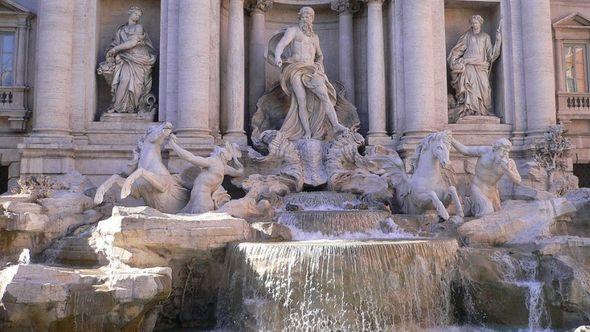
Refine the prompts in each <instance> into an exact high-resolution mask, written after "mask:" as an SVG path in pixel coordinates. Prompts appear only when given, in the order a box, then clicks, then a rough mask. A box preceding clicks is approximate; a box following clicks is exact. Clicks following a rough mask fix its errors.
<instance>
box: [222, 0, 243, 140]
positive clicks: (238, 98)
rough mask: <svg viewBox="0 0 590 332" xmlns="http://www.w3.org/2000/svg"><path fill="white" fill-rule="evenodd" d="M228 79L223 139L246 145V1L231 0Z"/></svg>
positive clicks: (226, 81)
mask: <svg viewBox="0 0 590 332" xmlns="http://www.w3.org/2000/svg"><path fill="white" fill-rule="evenodd" d="M227 37H228V51H229V54H228V55H227V78H226V80H225V87H224V88H225V89H226V94H225V95H226V98H228V103H227V106H228V107H227V110H228V114H226V119H227V123H226V126H225V131H224V133H223V138H224V139H225V140H227V141H229V142H233V143H237V144H240V145H246V144H247V140H246V133H245V132H244V83H245V77H244V74H245V73H244V70H245V69H244V0H229V27H228V36H227Z"/></svg>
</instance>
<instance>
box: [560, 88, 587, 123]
mask: <svg viewBox="0 0 590 332" xmlns="http://www.w3.org/2000/svg"><path fill="white" fill-rule="evenodd" d="M557 117H558V118H560V119H562V120H571V119H590V93H587V92H586V93H571V92H559V93H558V94H557Z"/></svg>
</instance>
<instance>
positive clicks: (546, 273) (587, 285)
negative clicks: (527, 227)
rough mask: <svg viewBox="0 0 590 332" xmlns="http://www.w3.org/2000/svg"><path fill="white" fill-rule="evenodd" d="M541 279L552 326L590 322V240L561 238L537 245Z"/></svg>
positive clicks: (571, 237)
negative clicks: (538, 247)
mask: <svg viewBox="0 0 590 332" xmlns="http://www.w3.org/2000/svg"><path fill="white" fill-rule="evenodd" d="M538 245H539V246H540V249H539V255H540V278H541V280H543V281H544V283H545V288H544V290H545V292H544V294H545V303H546V306H547V310H548V313H549V315H550V317H551V322H552V324H553V326H559V327H561V328H575V327H577V326H579V325H582V324H585V323H587V322H589V321H590V238H580V237H575V236H560V237H555V238H551V239H547V240H544V241H541V242H539V243H538Z"/></svg>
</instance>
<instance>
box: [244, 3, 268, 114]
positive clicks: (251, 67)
mask: <svg viewBox="0 0 590 332" xmlns="http://www.w3.org/2000/svg"><path fill="white" fill-rule="evenodd" d="M272 4H273V0H251V1H250V3H249V5H248V9H249V10H250V45H249V62H248V80H249V88H248V101H249V102H248V111H247V112H246V114H247V115H248V116H247V117H246V119H247V120H248V121H249V120H250V119H251V118H252V114H254V112H256V103H257V102H258V99H259V98H260V97H262V95H263V94H264V91H265V86H266V75H265V58H264V57H265V54H264V50H265V49H266V43H265V42H264V28H265V24H266V23H265V15H266V12H267V11H268V10H269V9H270V8H271V7H272ZM246 125H248V124H246Z"/></svg>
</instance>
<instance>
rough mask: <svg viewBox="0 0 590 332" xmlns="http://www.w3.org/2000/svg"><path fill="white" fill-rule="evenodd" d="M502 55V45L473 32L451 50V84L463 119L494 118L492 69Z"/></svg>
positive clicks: (449, 61) (483, 33) (461, 39)
mask: <svg viewBox="0 0 590 332" xmlns="http://www.w3.org/2000/svg"><path fill="white" fill-rule="evenodd" d="M499 55H500V43H496V45H492V42H491V39H490V36H489V35H488V34H487V33H485V32H480V33H477V34H476V33H474V32H473V31H472V30H469V31H468V32H467V33H465V34H464V35H463V36H461V38H459V41H458V42H457V45H455V46H454V47H453V49H452V50H451V52H450V54H449V57H448V59H447V60H448V63H449V66H450V68H451V85H452V86H453V88H454V89H455V98H456V99H457V105H458V106H459V107H461V110H460V113H461V114H460V116H464V115H490V109H491V106H492V88H491V86H490V70H491V66H492V63H493V62H494V61H495V60H496V59H497V58H498V56H499Z"/></svg>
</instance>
